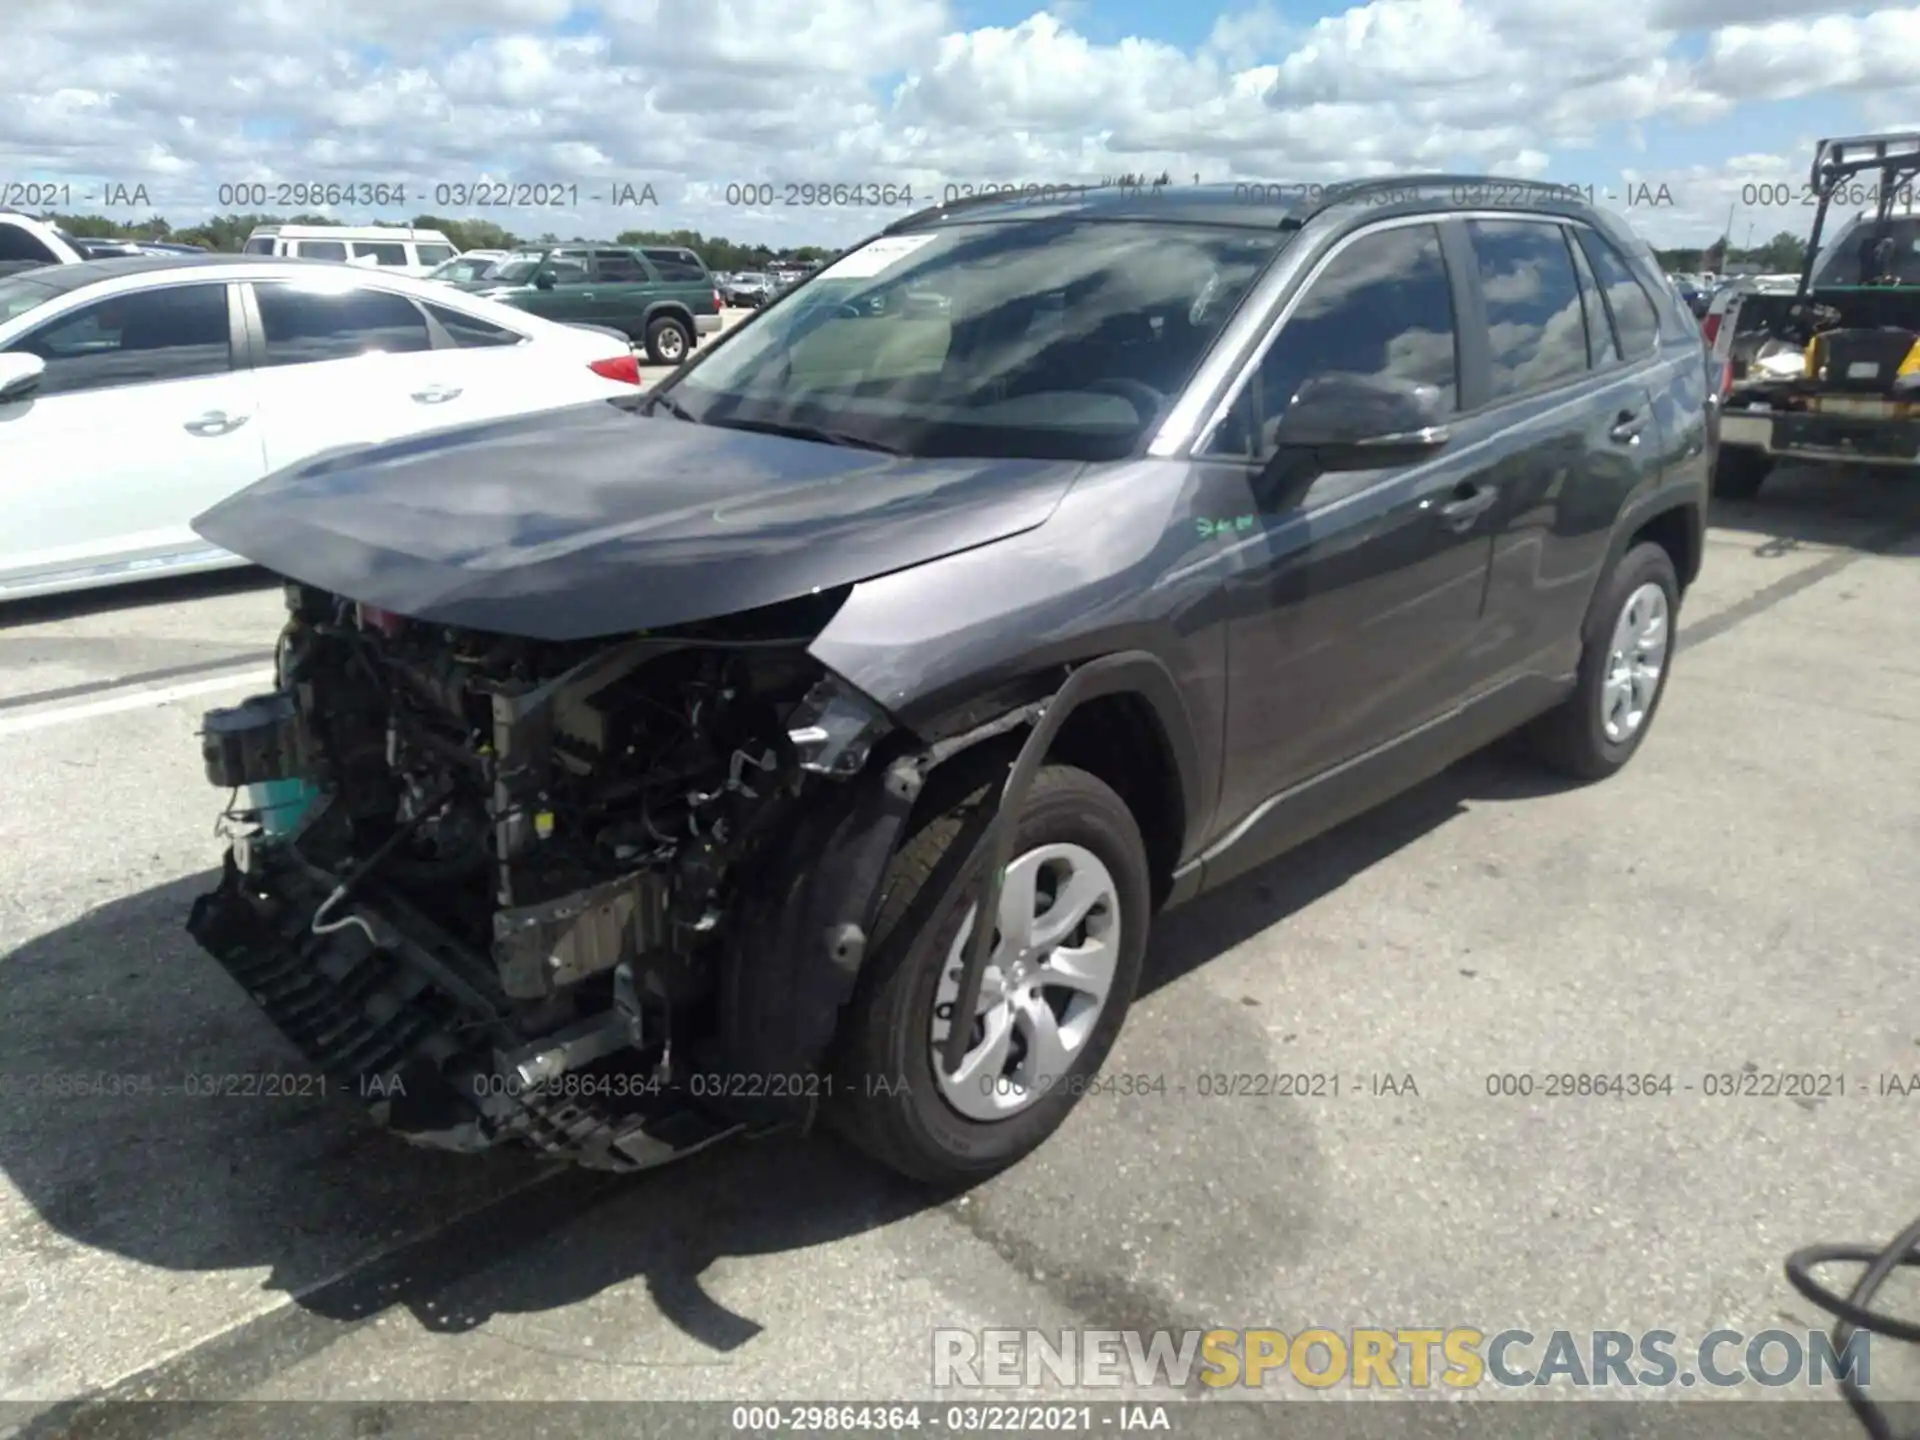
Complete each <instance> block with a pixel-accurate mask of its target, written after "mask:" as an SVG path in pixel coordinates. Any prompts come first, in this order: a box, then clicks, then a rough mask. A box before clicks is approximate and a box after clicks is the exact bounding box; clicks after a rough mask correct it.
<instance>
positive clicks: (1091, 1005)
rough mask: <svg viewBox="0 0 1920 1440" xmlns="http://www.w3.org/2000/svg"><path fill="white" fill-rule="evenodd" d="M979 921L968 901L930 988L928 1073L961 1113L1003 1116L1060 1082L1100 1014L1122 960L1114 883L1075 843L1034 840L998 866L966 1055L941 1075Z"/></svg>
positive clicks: (972, 1117) (1093, 857)
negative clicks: (1000, 879) (989, 942)
mask: <svg viewBox="0 0 1920 1440" xmlns="http://www.w3.org/2000/svg"><path fill="white" fill-rule="evenodd" d="M978 918H979V907H978V906H977V905H976V906H973V907H970V908H969V910H968V912H967V915H966V918H965V919H964V920H963V921H962V922H961V925H960V933H959V934H958V935H956V936H955V937H954V940H953V943H952V945H951V946H949V947H948V950H947V956H946V960H945V963H944V964H943V966H942V968H941V972H940V983H939V986H938V988H937V989H936V991H935V993H934V1000H933V1019H932V1028H931V1032H930V1035H931V1039H932V1041H933V1045H932V1052H933V1070H934V1078H935V1081H936V1082H937V1083H938V1085H939V1088H940V1094H941V1095H942V1097H943V1098H944V1099H945V1100H946V1102H947V1103H948V1104H949V1105H951V1106H952V1107H953V1108H954V1109H955V1110H957V1111H958V1112H959V1113H960V1114H961V1115H964V1116H965V1117H966V1118H967V1119H969V1120H977V1121H995V1120H1005V1119H1007V1118H1009V1117H1010V1116H1013V1115H1017V1114H1019V1113H1020V1112H1021V1111H1023V1110H1025V1109H1026V1108H1027V1107H1028V1106H1030V1105H1032V1104H1034V1103H1035V1102H1036V1101H1038V1100H1040V1099H1041V1098H1042V1097H1043V1096H1045V1095H1046V1094H1047V1093H1049V1091H1051V1090H1052V1089H1053V1088H1054V1087H1055V1086H1057V1085H1059V1084H1060V1083H1061V1081H1062V1080H1063V1079H1064V1078H1065V1077H1066V1075H1067V1072H1068V1071H1069V1070H1070V1069H1071V1068H1072V1066H1073V1063H1074V1061H1075V1060H1076V1059H1077V1058H1078V1057H1079V1054H1080V1052H1081V1051H1082V1049H1084V1047H1085V1046H1086V1044H1087V1041H1088V1039H1089V1038H1090V1037H1091V1036H1092V1034H1093V1031H1094V1027H1095V1026H1096V1025H1098V1024H1099V1022H1100V1016H1101V1014H1102V1013H1103V1012H1104V1010H1105V1009H1106V1004H1107V997H1108V993H1109V992H1110V991H1111V989H1112V987H1113V976H1114V969H1115V967H1116V965H1117V964H1118V962H1119V957H1120V895H1119V887H1118V886H1117V885H1116V883H1115V881H1114V878H1113V874H1112V872H1111V871H1109V870H1108V869H1107V867H1106V865H1105V864H1103V863H1102V862H1101V860H1100V858H1099V857H1098V856H1097V855H1095V854H1094V853H1093V852H1092V851H1091V850H1088V849H1086V848H1085V847H1084V846H1080V845H1042V846H1039V847H1037V848H1035V849H1033V850H1029V851H1027V852H1026V853H1025V854H1023V855H1021V856H1019V857H1018V858H1017V859H1015V860H1014V862H1013V863H1012V864H1011V865H1009V866H1008V867H1007V875H1006V881H1005V883H1004V885H1003V886H1002V889H1001V892H1000V914H999V924H998V925H997V926H996V927H995V932H994V937H993V948H992V950H991V951H990V952H989V953H988V956H987V967H986V973H985V975H984V977H983V978H982V980H981V984H980V1000H979V1004H978V1006H977V1007H976V1010H975V1013H974V1015H973V1016H972V1018H971V1027H972V1035H971V1039H970V1040H969V1043H968V1049H967V1053H966V1057H965V1059H964V1060H963V1061H962V1062H961V1064H960V1068H959V1070H958V1071H957V1072H956V1073H954V1074H952V1075H949V1074H947V1073H946V1070H945V1067H944V1066H943V1064H942V1063H941V1060H940V1051H941V1047H942V1046H943V1045H944V1044H945V1042H946V1039H947V1035H948V1033H949V1031H950V1030H951V1027H952V1024H953V1011H954V1004H955V1002H956V1001H958V999H959V998H960V975H961V971H962V969H963V967H964V965H965V961H966V953H967V941H968V937H969V936H971V935H972V934H973V927H974V925H975V923H976V922H977V920H978Z"/></svg>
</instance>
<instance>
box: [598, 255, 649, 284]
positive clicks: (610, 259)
mask: <svg viewBox="0 0 1920 1440" xmlns="http://www.w3.org/2000/svg"><path fill="white" fill-rule="evenodd" d="M593 270H594V274H595V275H596V276H598V277H599V278H600V279H602V280H605V281H608V282H610V283H611V284H615V285H644V284H645V283H647V282H648V281H649V280H651V279H653V277H652V276H651V275H649V274H648V273H647V267H646V266H645V265H642V264H641V263H640V257H639V256H637V255H635V254H634V253H633V252H632V251H631V250H596V251H594V252H593Z"/></svg>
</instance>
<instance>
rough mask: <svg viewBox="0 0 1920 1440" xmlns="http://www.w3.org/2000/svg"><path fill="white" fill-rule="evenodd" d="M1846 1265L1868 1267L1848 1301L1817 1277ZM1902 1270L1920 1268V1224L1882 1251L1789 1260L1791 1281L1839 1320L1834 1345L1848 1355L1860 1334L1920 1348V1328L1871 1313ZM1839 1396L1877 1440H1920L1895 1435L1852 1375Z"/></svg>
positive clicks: (1812, 1249) (1808, 1253)
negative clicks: (1878, 1297) (1826, 1267)
mask: <svg viewBox="0 0 1920 1440" xmlns="http://www.w3.org/2000/svg"><path fill="white" fill-rule="evenodd" d="M1846 1264H1864V1265H1865V1266H1866V1269H1865V1270H1864V1271H1862V1272H1861V1275H1860V1278H1859V1279H1858V1280H1857V1281H1855V1282H1854V1286H1853V1289H1852V1290H1851V1291H1850V1292H1849V1293H1848V1294H1846V1295H1845V1296H1841V1295H1838V1294H1835V1293H1834V1292H1833V1291H1832V1290H1829V1289H1828V1288H1827V1287H1826V1286H1824V1285H1822V1284H1821V1283H1820V1282H1819V1281H1818V1280H1816V1279H1814V1278H1813V1272H1814V1271H1815V1270H1816V1269H1818V1268H1819V1267H1821V1266H1823V1265H1846ZM1902 1266H1920V1220H1916V1221H1914V1222H1913V1224H1911V1225H1909V1226H1908V1227H1907V1228H1906V1229H1905V1230H1902V1231H1901V1232H1900V1234H1899V1235H1898V1236H1896V1237H1895V1238H1894V1240H1893V1243H1892V1244H1890V1245H1888V1246H1886V1247H1885V1248H1884V1249H1880V1250H1875V1249H1874V1248H1872V1247H1871V1246H1868V1245H1809V1246H1807V1247H1806V1248H1805V1249H1804V1250H1796V1251H1795V1252H1794V1253H1793V1254H1792V1255H1789V1256H1788V1257H1787V1280H1788V1282H1789V1283H1790V1284H1791V1285H1792V1286H1793V1288H1794V1289H1796V1290H1798V1291H1799V1292H1800V1293H1801V1294H1802V1295H1804V1296H1805V1297H1806V1298H1807V1299H1808V1300H1811V1301H1812V1302H1813V1303H1814V1304H1815V1305H1818V1306H1819V1307H1820V1308H1821V1309H1822V1310H1824V1311H1826V1312H1827V1313H1828V1314H1829V1315H1833V1316H1835V1317H1837V1323H1836V1324H1835V1325H1834V1327H1833V1344H1834V1349H1835V1351H1836V1352H1837V1353H1838V1354H1842V1355H1844V1354H1846V1351H1847V1345H1848V1344H1849V1342H1851V1341H1852V1339H1853V1337H1854V1335H1855V1333H1856V1332H1860V1331H1864V1332H1866V1333H1867V1334H1869V1335H1883V1336H1885V1337H1886V1338H1887V1339H1889V1340H1904V1341H1907V1342H1908V1343H1909V1344H1914V1345H1920V1324H1916V1323H1915V1322H1913V1321H1910V1320H1896V1319H1894V1318H1893V1317H1892V1316H1890V1315H1882V1314H1879V1313H1877V1312H1875V1311H1874V1310H1873V1308H1872V1306H1873V1300H1874V1296H1876V1295H1877V1294H1879V1292H1880V1289H1881V1287H1882V1286H1884V1285H1885V1284H1886V1282H1887V1279H1888V1277H1889V1276H1891V1275H1892V1274H1893V1272H1894V1271H1895V1270H1898V1269H1900V1268H1901V1267H1902ZM1840 1393H1841V1394H1843V1395H1844V1396H1846V1400H1847V1404H1848V1405H1849V1406H1851V1407H1852V1409H1853V1413H1854V1414H1855V1415H1857V1416H1859V1418H1860V1423H1861V1424H1862V1425H1864V1426H1865V1427H1866V1430H1867V1434H1868V1435H1870V1436H1871V1437H1872V1440H1920V1430H1913V1431H1909V1432H1907V1434H1906V1435H1905V1436H1902V1435H1901V1434H1899V1433H1898V1432H1896V1431H1895V1430H1894V1428H1893V1421H1892V1419H1891V1418H1890V1417H1889V1416H1888V1414H1887V1412H1886V1409H1885V1408H1884V1407H1883V1406H1881V1405H1879V1404H1878V1403H1876V1402H1875V1401H1873V1400H1870V1399H1868V1398H1867V1395H1866V1392H1865V1391H1864V1390H1862V1389H1861V1387H1860V1386H1859V1384H1858V1383H1856V1381H1855V1379H1854V1376H1853V1375H1852V1373H1851V1372H1849V1373H1846V1374H1844V1375H1842V1377H1841V1380H1840Z"/></svg>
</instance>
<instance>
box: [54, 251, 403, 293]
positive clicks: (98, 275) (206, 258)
mask: <svg viewBox="0 0 1920 1440" xmlns="http://www.w3.org/2000/svg"><path fill="white" fill-rule="evenodd" d="M234 265H241V266H252V267H254V268H256V269H270V268H273V269H277V268H279V267H282V266H286V267H290V268H291V267H296V266H297V267H299V268H302V269H321V270H339V269H342V268H343V267H342V266H341V265H339V264H338V263H337V262H335V261H331V260H298V259H294V258H293V257H291V256H279V255H220V254H215V253H211V252H209V253H207V254H203V255H152V254H145V255H114V256H110V257H109V258H107V259H105V260H82V261H79V262H78V263H76V264H72V265H48V266H46V267H44V268H45V270H46V272H47V273H46V274H45V275H44V276H42V275H41V274H40V272H38V271H35V272H34V279H35V280H36V281H38V282H39V283H41V284H44V285H46V286H48V287H49V288H50V289H56V290H78V289H79V288H80V287H81V286H83V285H94V284H97V283H98V282H100V281H102V280H118V279H121V278H122V277H124V276H128V275H149V274H158V273H160V272H162V271H167V270H202V269H207V270H218V269H221V268H223V267H228V266H234ZM359 273H366V272H359Z"/></svg>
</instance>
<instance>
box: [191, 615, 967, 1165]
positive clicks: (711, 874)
mask: <svg viewBox="0 0 1920 1440" xmlns="http://www.w3.org/2000/svg"><path fill="white" fill-rule="evenodd" d="M287 595H288V608H289V612H290V615H289V620H288V623H287V626H286V629H285V632H284V634H283V637H282V640H281V645H280V652H279V662H278V674H279V689H278V690H276V691H275V692H273V693H271V694H268V695H263V696H258V697H255V698H253V699H251V700H248V701H247V702H245V703H244V704H242V705H240V706H238V707H236V708H233V709H227V710H218V711H214V712H211V713H209V714H208V715H207V716H206V719H205V725H204V731H203V747H204V757H205V763H206V774H207V778H208V780H209V781H211V782H212V783H213V784H214V785H216V786H219V787H222V788H225V789H230V790H233V791H234V792H235V800H234V802H232V803H231V804H230V806H229V820H230V822H232V823H233V825H234V826H235V829H234V833H233V836H232V844H231V847H230V849H229V851H228V855H227V858H226V862H225V869H224V873H223V875H222V877H221V880H220V883H219V885H218V887H217V888H216V889H215V890H214V891H212V892H211V893H209V894H207V895H205V896H203V897H201V898H200V900H199V901H198V902H197V903H196V904H195V906H194V908H193V912H192V916H191V918H190V921H189V927H188V928H189V930H190V931H191V933H192V934H193V936H194V937H195V938H196V940H197V941H198V942H199V943H200V945H201V946H202V947H204V948H205V949H206V950H207V951H208V952H209V953H210V954H212V955H213V956H214V957H215V958H216V959H217V960H218V961H219V962H220V964H221V965H222V966H223V967H225V969H226V970H227V971H228V972H229V973H230V974H231V975H232V976H233V977H234V978H235V979H236V980H237V981H238V982H239V983H240V984H241V985H242V986H243V987H244V988H245V989H246V990H247V992H248V993H249V994H250V995H251V996H252V997H253V998H254V1000H255V1001H256V1002H257V1003H258V1004H259V1005H260V1006H261V1008H262V1009H263V1010H264V1011H265V1012H266V1013H267V1015H268V1016H269V1017H270V1018H271V1019H272V1021H273V1022H274V1024H275V1025H276V1026H277V1027H278V1028H279V1029H280V1030H281V1031H282V1032H283V1033H284V1034H285V1035H286V1037H287V1038H288V1039H289V1040H291V1041H292V1042H293V1044H294V1045H295V1046H297V1047H298V1048H299V1050H300V1051H301V1052H302V1053H303V1054H304V1055H305V1056H306V1057H307V1059H308V1060H309V1061H310V1062H311V1063H312V1064H313V1065H314V1066H315V1067H316V1068H318V1069H319V1070H320V1071H322V1072H323V1073H325V1074H326V1075H327V1076H328V1077H330V1079H331V1080H332V1081H333V1082H334V1084H336V1085H337V1086H338V1087H339V1088H340V1089H341V1090H342V1091H344V1092H345V1093H348V1094H353V1095H358V1096H360V1097H361V1098H362V1099H363V1100H364V1102H365V1103H366V1104H367V1106H368V1107H369V1108H370V1110H371V1111H372V1113H373V1115H374V1117H375V1118H376V1119H377V1120H378V1121H380V1122H381V1123H382V1124H384V1125H386V1126H388V1127H390V1128H391V1129H392V1130H394V1131H396V1132H397V1133H399V1134H400V1135H402V1136H404V1137H405V1138H407V1139H409V1140H412V1141H414V1142H417V1143H421V1144H426V1145H432V1146H437V1147H442V1148H447V1149H452V1150H462V1151H472V1150H478V1149H484V1148H488V1147H491V1146H494V1145H498V1144H502V1143H506V1142H520V1143H523V1144H525V1145H528V1146H531V1147H533V1148H534V1149H536V1150H539V1151H542V1152H545V1153H546V1154H548V1155H551V1156H553V1157H556V1158H561V1159H566V1160H570V1161H574V1162H577V1163H581V1164H585V1165H588V1166H593V1167H598V1168H604V1169H615V1170H620V1169H634V1168H641V1167H645V1166H648V1165H652V1164H657V1163H659V1162H661V1161H663V1160H666V1159H670V1158H673V1157H674V1156H677V1155H681V1154H684V1153H686V1152H688V1151H690V1150H692V1149H696V1148H699V1147H701V1146H703V1145H706V1144H709V1143H711V1142H713V1141H715V1140H718V1139H720V1138H723V1137H724V1136H726V1135H728V1134H731V1133H734V1132H735V1131H738V1130H740V1129H742V1128H745V1127H749V1126H757V1125H764V1124H769V1123H782V1122H786V1121H791V1120H795V1119H799V1120H802V1121H805V1120H807V1119H809V1118H810V1117H811V1112H812V1107H813V1106H814V1105H815V1104H817V1103H818V1102H819V1101H820V1100H821V1099H822V1098H824V1094H825V1091H824V1090H823V1085H824V1083H825V1082H823V1081H822V1080H821V1079H819V1078H818V1076H819V1070H818V1068H817V1062H818V1061H819V1059H820V1056H821V1054H822V1053H823V1052H824V1050H825V1049H826V1046H827V1044H828V1042H829V1041H830V1039H831V1037H832V1034H833V1027H834V1024H835V1022H836V1018H837V1014H838V1010H839V1007H840V1005H841V1004H842V1003H844V1000H845V998H846V995H847V993H848V992H849V990H850V988H851V986H852V982H853V977H854V975H855V973H856V972H857V969H858V967H859V965H860V963H861V959H862V956H863V953H864V950H865V945H866V933H867V929H868V927H870V926H871V924H872V920H873V914H874V908H875V906H876V904H877V898H878V891H879V887H880V878H881V875H882V874H883V872H884V869H885V866H886V864H887V861H888V859H889V857H890V855H891V854H892V852H893V849H894V848H895V846H896V844H897V841H898V836H899V832H900V827H901V826H902V825H903V823H904V822H905V819H906V817H907V814H908V812H909V810H910V809H911V806H912V803H913V800H914V797H915V796H916V794H917V793H918V790H919V787H920V784H921V782H922V779H923V777H924V772H925V768H926V766H927V765H928V764H929V763H930V757H929V756H928V755H927V754H925V753H924V752H919V751H916V750H913V749H912V748H911V747H910V745H909V744H908V743H907V737H906V736H905V735H904V733H903V732H899V731H896V730H894V729H893V728H892V727H891V725H890V722H889V721H888V719H887V717H886V716H885V714H884V713H883V712H882V711H881V710H880V709H879V707H877V706H876V705H874V704H873V703H872V702H871V701H869V700H867V699H866V698H865V697H864V696H862V695H861V694H859V693H858V692H857V691H855V690H853V689H852V688H851V687H850V686H848V685H846V684H845V683H844V682H842V681H840V680H838V678H837V677H835V676H834V675H832V674H831V673H830V672H828V671H826V670H825V669H824V668H823V667H822V666H821V665H820V664H819V663H818V662H817V661H814V660H813V659H811V658H810V657H809V656H808V654H807V651H806V644H807V641H808V640H809V639H810V638H811V636H810V635H809V634H806V633H801V634H786V635H782V634H779V633H777V632H778V630H779V629H781V628H783V627H784V628H786V629H788V630H794V629H802V630H804V629H805V618H806V617H805V615H804V614H802V615H801V616H800V618H799V620H798V621H796V618H795V615H796V610H798V611H804V610H805V609H806V607H805V606H804V605H801V606H798V607H792V606H789V607H783V609H782V612H781V613H779V614H777V615H776V616H775V617H774V618H773V619H772V620H771V622H769V623H770V625H771V629H769V624H762V625H760V626H759V627H758V628H755V627H754V626H752V625H749V624H747V623H746V622H744V621H739V620H736V621H735V622H733V623H731V624H730V625H721V626H710V627H707V628H706V630H705V631H704V632H703V633H701V634H699V635H697V636H696V635H677V636H658V635H646V634H643V635H639V636H634V637H629V638H626V639H621V640H611V641H581V642H566V643H552V642H544V641H531V640H524V639H517V638H508V637H503V636H498V635H490V634H484V633H479V632H472V631H461V630H454V629H448V628H446V627H443V626H437V625H429V624H426V623H423V622H419V621H414V620H406V619H402V618H400V617H398V616H395V615H392V614H390V613H387V612H383V611H379V610H375V609H371V608H369V607H367V606H365V605H361V604H357V603H354V602H351V601H347V600H344V599H341V598H339V597H337V596H335V595H332V594H330V593H328V592H325V591H321V590H318V589H315V588H312V587H309V586H304V585H300V584H289V585H288V587H287ZM816 608H817V607H816ZM766 618H767V617H766V614H765V613H764V612H763V613H762V619H763V620H766ZM814 628H815V629H817V624H816V625H815V626H814Z"/></svg>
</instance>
